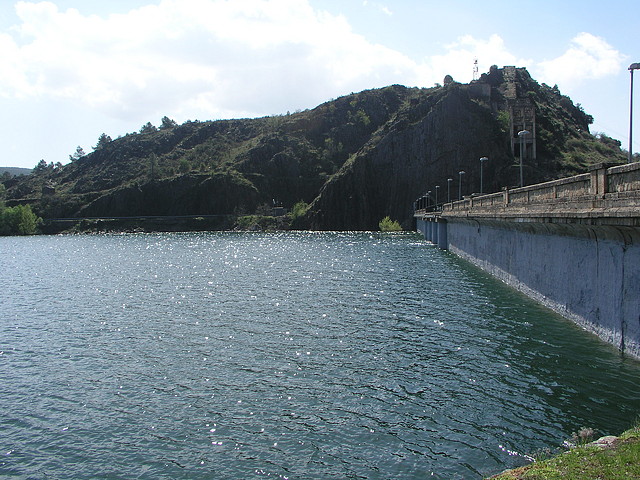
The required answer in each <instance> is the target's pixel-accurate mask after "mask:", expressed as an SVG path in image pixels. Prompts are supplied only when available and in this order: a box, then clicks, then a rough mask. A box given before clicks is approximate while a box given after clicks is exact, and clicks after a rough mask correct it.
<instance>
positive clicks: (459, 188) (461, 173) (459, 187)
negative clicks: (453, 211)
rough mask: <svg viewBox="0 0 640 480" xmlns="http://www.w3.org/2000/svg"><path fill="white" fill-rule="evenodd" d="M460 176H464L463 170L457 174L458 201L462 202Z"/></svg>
mask: <svg viewBox="0 0 640 480" xmlns="http://www.w3.org/2000/svg"><path fill="white" fill-rule="evenodd" d="M462 175H464V170H460V171H459V172H458V176H459V181H458V200H462Z"/></svg>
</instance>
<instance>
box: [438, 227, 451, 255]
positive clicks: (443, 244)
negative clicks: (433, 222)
mask: <svg viewBox="0 0 640 480" xmlns="http://www.w3.org/2000/svg"><path fill="white" fill-rule="evenodd" d="M438 247H440V248H441V249H442V250H446V249H447V248H449V245H448V244H447V222H446V221H444V220H441V221H440V222H438Z"/></svg>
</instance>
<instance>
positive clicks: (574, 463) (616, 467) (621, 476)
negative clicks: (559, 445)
mask: <svg viewBox="0 0 640 480" xmlns="http://www.w3.org/2000/svg"><path fill="white" fill-rule="evenodd" d="M491 478H492V479H493V480H525V479H526V480H555V479H562V480H585V479H593V480H630V479H631V480H633V479H636V480H640V426H638V427H635V428H633V429H631V430H628V431H626V432H625V433H623V434H622V435H621V436H620V437H619V438H618V439H617V440H615V441H614V442H613V444H612V445H611V446H610V447H605V448H602V447H597V446H593V445H584V446H581V447H576V448H573V449H571V450H569V451H568V452H566V453H563V454H561V455H558V456H556V457H554V458H551V459H549V460H545V461H542V462H537V463H533V464H531V465H527V466H525V467H520V468H516V469H514V470H509V471H507V472H504V473H501V474H500V475H496V476H494V477H491Z"/></svg>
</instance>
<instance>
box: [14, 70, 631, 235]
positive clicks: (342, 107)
mask: <svg viewBox="0 0 640 480" xmlns="http://www.w3.org/2000/svg"><path fill="white" fill-rule="evenodd" d="M523 112H524V113H523ZM527 119H529V121H530V122H531V119H533V121H535V126H534V125H533V124H532V123H529V124H527V123H526V122H527ZM591 121H592V119H591V117H590V116H589V115H587V114H586V113H585V112H584V111H583V110H582V108H581V107H580V106H579V105H574V104H573V102H572V101H571V99H569V98H568V97H566V96H564V95H562V94H561V93H560V92H559V91H558V89H557V87H549V86H547V85H544V84H538V83H537V82H536V81H535V80H533V79H532V78H531V77H530V75H529V74H528V72H527V71H526V70H525V69H519V68H514V67H505V68H503V69H499V68H497V67H492V69H491V71H490V72H489V73H488V74H484V75H483V76H482V77H481V78H480V80H478V81H475V82H472V83H471V84H460V83H456V82H453V81H452V80H451V79H450V78H448V79H446V82H445V85H443V86H436V87H433V88H429V89H418V88H406V87H402V86H398V85H394V86H390V87H386V88H382V89H376V90H368V91H363V92H360V93H354V94H351V95H347V96H345V97H341V98H338V99H336V100H332V101H329V102H327V103H324V104H322V105H320V106H318V107H316V108H314V109H313V110H308V111H304V112H298V113H294V114H287V115H283V116H276V117H265V118H257V119H241V120H222V121H212V122H187V123H184V124H182V125H176V124H175V123H172V122H164V121H163V125H162V127H160V128H159V129H156V128H155V127H153V126H151V125H150V124H148V125H147V126H145V127H144V128H143V129H142V130H141V132H140V133H135V134H129V135H126V136H124V137H121V138H118V139H115V140H111V139H108V137H106V136H104V137H103V138H101V139H100V142H99V143H98V146H97V147H96V148H95V150H94V151H93V152H92V153H89V154H87V155H84V156H78V158H76V159H75V161H73V162H71V163H69V164H67V165H64V166H63V165H60V164H58V165H53V164H49V165H47V164H45V163H44V162H41V163H40V164H38V166H36V168H35V169H34V171H33V173H32V174H31V175H28V176H24V177H16V178H10V179H4V181H3V183H4V185H5V187H6V204H7V205H8V206H11V205H16V204H25V203H28V204H31V205H32V207H33V209H34V211H36V213H38V214H39V215H40V216H42V217H44V218H53V217H102V216H134V215H220V214H236V215H243V214H253V213H256V212H258V213H259V212H264V211H268V208H269V207H270V206H271V205H272V204H273V202H274V201H275V202H277V203H281V204H282V205H284V206H285V207H286V208H291V207H292V206H293V205H294V204H295V203H296V202H299V201H304V202H306V203H308V204H309V209H308V210H307V211H306V213H305V214H304V215H303V216H302V217H300V218H299V219H298V223H297V225H296V226H298V227H300V228H312V229H319V230H334V229H335V230H347V229H348V230H369V229H377V225H378V222H379V221H380V219H381V218H383V217H385V216H387V215H388V216H390V217H391V218H392V219H396V220H399V221H400V222H401V223H402V224H403V225H404V226H405V227H407V228H408V227H409V226H410V223H411V214H412V206H413V201H414V200H415V199H416V198H417V197H419V196H421V195H423V194H424V193H425V192H426V191H427V190H432V191H434V190H435V186H436V185H439V186H440V189H439V191H440V198H439V200H440V201H443V200H446V192H447V179H448V178H453V179H454V181H453V182H452V184H453V185H454V186H455V188H452V190H454V189H455V196H457V188H458V179H459V176H458V172H459V171H460V170H464V171H465V174H464V175H463V177H462V180H463V183H462V185H461V187H462V193H463V194H470V193H472V192H477V191H479V181H480V180H479V170H480V162H479V158H480V157H482V156H487V157H489V161H488V162H487V163H486V164H485V167H484V190H485V191H486V192H489V191H496V190H499V189H500V188H501V187H502V186H513V185H517V183H518V178H519V177H518V172H519V170H518V168H517V162H518V155H519V151H518V147H519V144H518V143H517V141H518V137H517V131H518V130H519V129H520V128H523V127H522V125H524V126H526V127H527V128H528V129H529V130H531V131H532V135H531V138H530V139H529V143H528V144H527V156H526V161H525V163H526V166H525V179H526V183H528V184H530V183H535V182H540V181H544V180H549V179H553V178H558V177H562V176H566V175H571V174H575V173H579V172H584V171H585V170H586V169H587V168H588V166H589V165H590V164H593V163H598V162H602V161H607V162H621V163H622V162H624V161H625V156H624V153H623V152H622V151H621V149H620V142H618V141H616V140H613V139H611V138H609V137H606V136H604V135H599V136H593V135H591V133H590V132H589V124H590V123H591ZM519 122H524V124H522V123H519ZM533 134H535V135H533ZM452 196H454V192H453V191H452Z"/></svg>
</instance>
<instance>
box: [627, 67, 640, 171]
mask: <svg viewBox="0 0 640 480" xmlns="http://www.w3.org/2000/svg"><path fill="white" fill-rule="evenodd" d="M639 69H640V63H632V64H631V65H629V73H630V74H631V94H630V95H629V163H631V162H632V161H633V144H632V143H631V139H632V138H633V71H634V70H639Z"/></svg>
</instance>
